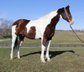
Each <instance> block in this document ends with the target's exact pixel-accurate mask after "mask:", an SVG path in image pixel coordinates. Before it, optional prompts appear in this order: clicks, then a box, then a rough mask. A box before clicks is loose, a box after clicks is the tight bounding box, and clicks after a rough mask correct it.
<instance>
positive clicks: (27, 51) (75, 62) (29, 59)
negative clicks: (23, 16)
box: [0, 31, 84, 72]
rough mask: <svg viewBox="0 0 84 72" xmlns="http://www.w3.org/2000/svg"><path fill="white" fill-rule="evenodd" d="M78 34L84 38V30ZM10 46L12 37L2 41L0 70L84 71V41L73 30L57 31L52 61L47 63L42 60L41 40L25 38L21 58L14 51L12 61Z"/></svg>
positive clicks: (24, 71) (25, 71)
mask: <svg viewBox="0 0 84 72" xmlns="http://www.w3.org/2000/svg"><path fill="white" fill-rule="evenodd" d="M77 34H78V35H79V37H80V38H81V39H83V40H84V32H77ZM58 44H61V47H60V46H57V45H58ZM67 44H69V45H70V47H68V46H66V45H67ZM63 45H65V46H63ZM73 45H75V46H73ZM10 46H11V39H6V40H3V41H0V47H1V48H0V72H84V43H81V42H80V41H79V40H78V39H77V38H76V36H75V35H74V34H73V33H72V32H66V31H65V32H63V31H56V33H55V35H54V37H53V39H52V43H51V47H50V57H51V61H50V62H47V63H41V61H40V40H29V39H25V40H24V43H23V45H22V46H23V48H21V49H20V51H21V59H17V58H16V54H15V53H14V60H12V61H11V60H10V58H9V55H10ZM3 47H8V48H3ZM25 47H28V48H25ZM32 47H33V48H32Z"/></svg>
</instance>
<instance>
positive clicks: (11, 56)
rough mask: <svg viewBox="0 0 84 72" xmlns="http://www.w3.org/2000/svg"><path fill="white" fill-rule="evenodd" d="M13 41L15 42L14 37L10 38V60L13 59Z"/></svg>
mask: <svg viewBox="0 0 84 72" xmlns="http://www.w3.org/2000/svg"><path fill="white" fill-rule="evenodd" d="M15 40H16V35H14V36H12V45H11V53H10V59H11V60H12V59H13V49H14V46H15Z"/></svg>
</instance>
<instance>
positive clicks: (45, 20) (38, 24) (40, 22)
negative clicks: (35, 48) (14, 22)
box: [26, 11, 57, 39]
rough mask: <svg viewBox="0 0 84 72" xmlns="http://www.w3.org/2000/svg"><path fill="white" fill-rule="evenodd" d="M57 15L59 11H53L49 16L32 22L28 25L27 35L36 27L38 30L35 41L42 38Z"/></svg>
mask: <svg viewBox="0 0 84 72" xmlns="http://www.w3.org/2000/svg"><path fill="white" fill-rule="evenodd" d="M56 15H57V11H53V12H51V13H49V14H48V15H46V16H43V17H41V18H39V19H37V20H32V21H30V22H29V23H28V24H27V25H26V28H27V33H28V32H29V30H30V28H31V27H32V26H34V27H35V29H36V35H35V39H38V38H42V37H43V34H44V31H45V28H46V27H47V25H48V24H50V22H51V19H52V18H53V17H54V16H56Z"/></svg>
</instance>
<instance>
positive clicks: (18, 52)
mask: <svg viewBox="0 0 84 72" xmlns="http://www.w3.org/2000/svg"><path fill="white" fill-rule="evenodd" d="M17 58H18V59H20V51H19V50H18V51H17Z"/></svg>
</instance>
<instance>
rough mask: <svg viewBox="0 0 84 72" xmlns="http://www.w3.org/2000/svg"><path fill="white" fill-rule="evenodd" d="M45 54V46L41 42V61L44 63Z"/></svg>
mask: <svg viewBox="0 0 84 72" xmlns="http://www.w3.org/2000/svg"><path fill="white" fill-rule="evenodd" d="M44 52H45V46H44V45H43V44H42V42H41V61H42V62H43V63H45V58H44Z"/></svg>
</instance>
